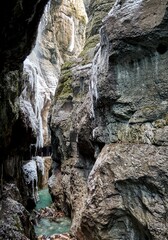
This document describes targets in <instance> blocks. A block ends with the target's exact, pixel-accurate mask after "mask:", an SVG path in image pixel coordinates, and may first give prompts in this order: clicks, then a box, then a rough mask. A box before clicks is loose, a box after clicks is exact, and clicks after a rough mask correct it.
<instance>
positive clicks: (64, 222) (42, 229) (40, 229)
mask: <svg viewBox="0 0 168 240" xmlns="http://www.w3.org/2000/svg"><path fill="white" fill-rule="evenodd" d="M70 227H71V221H70V219H69V218H66V217H63V218H59V219H57V220H56V221H55V222H54V221H50V220H49V219H47V218H42V219H41V220H40V221H39V223H38V225H37V226H35V232H36V234H37V236H40V235H46V236H51V235H53V234H60V233H67V232H69V229H70Z"/></svg>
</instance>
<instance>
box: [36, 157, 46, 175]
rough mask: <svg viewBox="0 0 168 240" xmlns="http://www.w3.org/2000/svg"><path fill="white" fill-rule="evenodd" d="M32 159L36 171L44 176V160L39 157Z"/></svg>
mask: <svg viewBox="0 0 168 240" xmlns="http://www.w3.org/2000/svg"><path fill="white" fill-rule="evenodd" d="M34 159H35V160H36V164H37V168H38V170H39V171H41V173H42V175H44V159H43V158H42V157H39V156H36V157H35V158H34Z"/></svg>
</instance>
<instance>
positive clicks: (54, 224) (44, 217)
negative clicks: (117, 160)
mask: <svg viewBox="0 0 168 240" xmlns="http://www.w3.org/2000/svg"><path fill="white" fill-rule="evenodd" d="M32 222H33V223H34V228H35V233H36V235H37V238H38V239H72V238H70V235H69V230H70V227H71V220H70V219H69V218H68V217H66V216H65V215H64V213H63V212H60V211H57V210H56V208H55V206H54V204H53V203H52V199H51V196H50V194H49V192H48V188H46V189H42V190H40V191H39V200H38V202H37V205H36V208H35V209H34V210H33V212H32Z"/></svg>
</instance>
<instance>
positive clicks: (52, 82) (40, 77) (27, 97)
mask: <svg viewBox="0 0 168 240" xmlns="http://www.w3.org/2000/svg"><path fill="white" fill-rule="evenodd" d="M49 12H50V1H49V3H48V4H47V5H46V8H45V11H44V14H43V16H42V19H41V21H40V24H39V28H38V35H37V40H36V44H35V47H34V49H33V50H32V52H31V54H30V55H29V56H28V57H27V58H26V60H25V61H24V73H25V76H26V80H25V86H24V90H23V92H22V94H21V97H20V107H21V110H22V112H23V113H24V116H25V118H26V121H27V124H28V125H31V127H32V129H33V130H34V132H35V134H36V148H42V147H43V145H44V121H45V122H47V116H48V115H47V114H45V116H44V115H43V111H44V109H45V108H47V107H48V106H49V105H50V103H51V98H52V96H54V93H55V89H56V85H57V82H58V71H57V69H56V68H55V66H53V65H52V63H51V62H49V60H48V61H47V60H44V58H43V57H42V55H41V54H42V52H43V50H42V45H41V43H42V38H43V32H44V30H45V29H46V26H47V24H48V21H49V19H50V18H51V16H50V13H49ZM50 20H51V19H50ZM45 111H46V110H45ZM46 131H47V130H46Z"/></svg>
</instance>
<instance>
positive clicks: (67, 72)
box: [50, 0, 168, 240]
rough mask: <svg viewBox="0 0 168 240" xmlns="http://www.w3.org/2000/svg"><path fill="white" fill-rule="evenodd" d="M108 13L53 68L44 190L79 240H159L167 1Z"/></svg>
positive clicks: (131, 4)
mask: <svg viewBox="0 0 168 240" xmlns="http://www.w3.org/2000/svg"><path fill="white" fill-rule="evenodd" d="M103 2H105V1H101V3H102V4H103ZM105 3H106V6H107V5H108V4H110V3H109V2H108V1H106V2H105ZM87 4H88V2H87ZM95 4H96V3H95ZM113 5H114V6H113ZM91 6H92V7H93V6H94V7H93V8H94V9H99V8H98V6H97V7H95V5H94V3H93V1H90V7H91ZM112 6H113V8H112V9H111V10H110V12H109V13H108V14H107V16H106V17H105V18H104V20H103V27H102V28H101V30H100V37H101V39H100V44H98V45H96V44H95V42H94V43H93V45H92V44H91V45H90V46H89V49H91V54H89V51H87V48H86V45H85V47H84V50H86V51H83V52H82V53H81V54H80V57H81V58H82V60H81V59H79V60H78V62H77V61H76V62H74V63H73V64H72V65H71V66H67V65H64V66H63V67H62V77H61V79H60V83H59V86H58V89H57V91H56V97H55V105H54V106H53V108H52V113H51V120H50V126H51V131H52V144H53V150H54V152H53V160H54V162H55V174H54V176H53V177H52V178H53V181H51V192H52V193H53V195H54V196H55V199H56V202H57V203H58V208H61V209H63V210H64V211H65V212H67V213H68V214H69V215H71V217H72V229H71V231H72V233H73V234H74V235H76V236H77V238H78V239H80V240H82V239H91V240H92V239H94V240H95V239H104V240H105V239H106V240H109V239H111V240H116V239H132V240H133V239H167V238H168V236H167V228H166V224H167V219H166V212H167V200H166V199H167V170H166V169H167V160H168V154H167V124H168V122H167V110H168V101H167V100H168V91H167V82H168V79H167V71H168V69H167V65H168V64H167V54H168V53H167V48H168V41H167V40H168V39H167V38H168V28H167V23H168V22H167V21H168V20H167V19H168V12H167V8H168V1H164V2H163V1H161V0H160V1H152V0H149V1H145V0H144V1H143V0H142V1H130V0H126V1H116V2H115V4H114V3H112V2H111V6H110V7H112ZM88 9H89V10H90V9H91V8H88ZM89 10H87V11H89ZM92 15H94V13H92ZM95 16H96V14H95ZM91 20H93V18H92V19H89V22H90V25H89V26H88V29H89V27H90V26H91ZM92 23H93V25H92V26H93V32H92V31H91V30H88V32H87V34H88V38H87V39H89V38H90V37H91V36H92V34H93V35H94V34H97V28H99V27H96V26H97V25H98V26H99V21H98V22H97V23H96V24H95V25H94V22H92ZM91 29H92V28H91ZM94 29H95V32H94ZM87 39H86V43H87ZM96 41H97V40H96ZM96 43H97V42H96ZM95 46H96V47H95ZM86 63H89V64H86ZM104 145H105V147H104ZM54 182H56V184H55V185H54ZM56 186H59V187H58V188H56Z"/></svg>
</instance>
